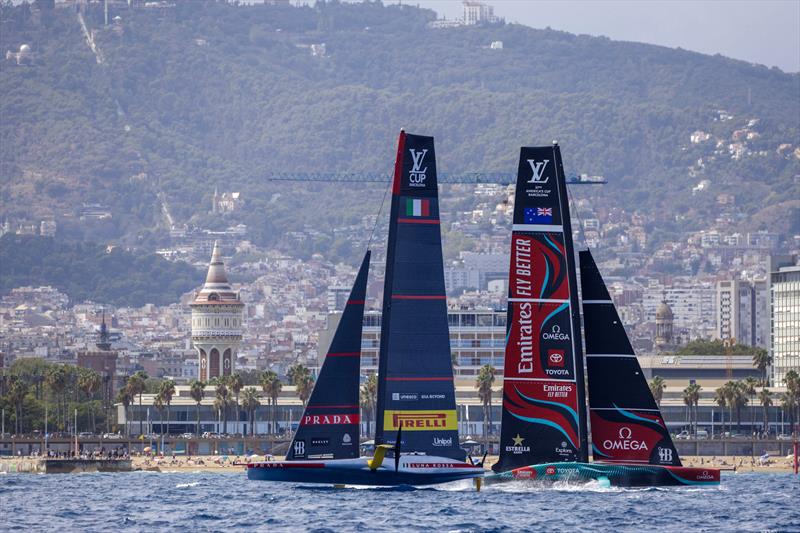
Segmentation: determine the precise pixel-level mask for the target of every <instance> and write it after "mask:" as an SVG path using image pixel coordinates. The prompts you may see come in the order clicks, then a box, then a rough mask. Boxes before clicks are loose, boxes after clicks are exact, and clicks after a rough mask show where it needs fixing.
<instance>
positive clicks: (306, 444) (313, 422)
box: [286, 251, 370, 461]
mask: <svg viewBox="0 0 800 533" xmlns="http://www.w3.org/2000/svg"><path fill="white" fill-rule="evenodd" d="M369 259H370V252H369V251H367V253H366V254H365V255H364V260H363V261H362V262H361V268H360V269H359V270H358V275H357V276H356V281H355V283H354V284H353V289H352V290H351V291H350V297H349V298H348V300H347V304H346V305H345V307H344V311H343V312H342V316H341V319H340V320H339V325H338V326H337V328H336V333H334V336H333V340H332V341H331V345H330V348H329V349H328V353H327V354H326V355H325V361H324V362H323V363H322V368H321V369H320V372H319V378H318V379H317V382H316V384H315V385H314V390H313V391H312V393H311V397H310V398H309V399H308V405H306V408H305V411H303V416H302V417H301V418H300V424H299V426H298V428H297V431H296V432H295V435H294V439H293V440H292V444H291V446H290V447H289V451H288V453H287V455H286V459H287V460H290V461H292V460H300V459H352V458H355V457H358V455H359V453H358V452H359V450H358V444H359V401H358V393H359V374H360V372H359V370H360V366H361V365H360V362H361V327H362V324H363V321H364V304H365V298H366V294H367V275H368V272H369Z"/></svg>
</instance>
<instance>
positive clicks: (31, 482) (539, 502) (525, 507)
mask: <svg viewBox="0 0 800 533" xmlns="http://www.w3.org/2000/svg"><path fill="white" fill-rule="evenodd" d="M239 528H241V529H243V530H259V531H391V532H395V531H425V532H433V531H444V532H454V531H459V532H460V531H525V530H529V531H531V530H532V531H659V532H660V531H800V480H798V477H797V476H793V475H791V474H733V473H730V474H728V473H725V474H723V478H722V484H721V485H720V486H719V487H705V488H693V487H686V488H684V487H675V488H660V489H619V488H601V487H600V486H599V485H593V484H589V485H583V486H571V485H561V486H558V485H557V486H554V487H547V488H545V487H539V486H533V485H532V484H531V483H530V482H522V481H519V482H511V483H507V484H501V485H492V486H489V487H484V488H483V489H482V490H481V491H480V492H476V491H475V489H474V487H473V484H472V481H461V482H455V483H451V484H447V485H442V486H438V487H429V488H413V487H398V488H344V489H337V488H333V487H328V486H321V485H309V484H289V483H270V482H263V481H249V480H247V478H246V476H245V474H244V473H243V472H242V473H241V474H239V473H227V474H212V473H201V472H198V473H157V472H132V473H124V474H101V473H97V474H72V475H69V474H61V475H59V474H50V475H44V474H40V475H32V474H6V475H0V530H2V531H14V530H20V531H44V530H48V531H59V532H66V531H109V530H113V531H154V530H156V531H160V530H175V531H185V530H191V531H225V530H233V529H239Z"/></svg>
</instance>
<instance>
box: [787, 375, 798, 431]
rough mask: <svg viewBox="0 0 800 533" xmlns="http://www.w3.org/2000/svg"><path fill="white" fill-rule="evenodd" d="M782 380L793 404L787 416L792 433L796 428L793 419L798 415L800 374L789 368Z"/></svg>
mask: <svg viewBox="0 0 800 533" xmlns="http://www.w3.org/2000/svg"><path fill="white" fill-rule="evenodd" d="M783 382H784V383H785V384H786V394H787V395H788V396H790V397H791V403H792V404H793V405H794V409H793V410H792V411H791V413H790V416H789V418H790V420H791V421H792V434H794V433H795V430H796V428H795V425H794V421H795V420H797V417H798V416H800V374H798V373H797V371H796V370H789V371H788V372H787V373H786V375H785V376H784V377H783Z"/></svg>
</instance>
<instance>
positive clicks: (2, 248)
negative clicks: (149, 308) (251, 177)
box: [0, 235, 202, 307]
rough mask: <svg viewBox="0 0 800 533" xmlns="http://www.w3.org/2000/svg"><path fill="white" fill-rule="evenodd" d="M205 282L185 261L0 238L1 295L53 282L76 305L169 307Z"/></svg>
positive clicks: (51, 241)
mask: <svg viewBox="0 0 800 533" xmlns="http://www.w3.org/2000/svg"><path fill="white" fill-rule="evenodd" d="M198 280H202V273H200V272H197V270H195V269H194V268H193V267H191V266H189V265H188V264H186V263H183V262H174V263H173V262H169V261H167V260H166V259H164V258H162V257H160V256H158V255H156V254H146V255H139V254H132V253H130V252H127V251H125V250H121V249H118V248H114V249H111V250H107V249H106V247H104V246H98V245H96V244H88V243H83V244H64V243H59V242H56V241H55V239H53V238H52V237H38V236H34V235H4V236H3V237H0V294H4V293H5V292H7V291H9V290H10V289H13V288H14V287H20V286H26V285H32V286H34V287H36V286H40V285H51V286H53V287H55V288H56V289H58V290H60V291H61V292H63V293H65V294H66V295H67V296H69V298H70V301H71V302H72V303H80V302H82V301H84V300H93V301H95V302H98V303H104V304H112V305H118V306H134V307H138V306H142V305H145V304H148V303H152V304H156V305H169V304H171V303H175V302H176V301H177V300H178V298H179V297H180V296H181V294H183V293H185V292H188V291H190V290H191V289H193V288H195V287H196V286H197V285H198Z"/></svg>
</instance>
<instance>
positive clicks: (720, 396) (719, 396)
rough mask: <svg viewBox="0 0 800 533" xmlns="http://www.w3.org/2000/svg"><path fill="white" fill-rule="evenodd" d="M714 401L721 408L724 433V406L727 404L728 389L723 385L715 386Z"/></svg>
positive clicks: (723, 431)
mask: <svg viewBox="0 0 800 533" xmlns="http://www.w3.org/2000/svg"><path fill="white" fill-rule="evenodd" d="M714 401H715V402H717V405H719V406H720V407H721V408H722V433H725V406H726V405H728V391H727V390H725V386H724V385H723V386H722V387H717V389H716V390H715V391H714Z"/></svg>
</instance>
